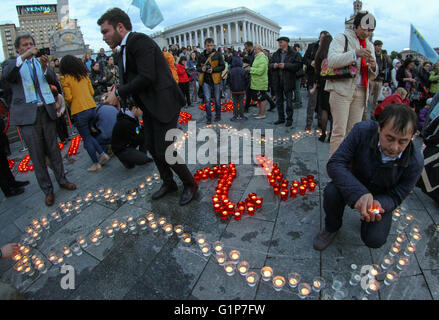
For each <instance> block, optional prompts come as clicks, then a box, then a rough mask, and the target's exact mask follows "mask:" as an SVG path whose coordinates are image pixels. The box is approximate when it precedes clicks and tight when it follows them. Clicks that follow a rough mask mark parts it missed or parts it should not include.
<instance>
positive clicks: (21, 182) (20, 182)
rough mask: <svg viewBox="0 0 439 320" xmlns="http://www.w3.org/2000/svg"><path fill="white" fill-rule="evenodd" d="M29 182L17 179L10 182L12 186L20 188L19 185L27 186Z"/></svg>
mask: <svg viewBox="0 0 439 320" xmlns="http://www.w3.org/2000/svg"><path fill="white" fill-rule="evenodd" d="M29 183H30V182H29V181H17V180H15V182H14V183H13V184H12V186H13V187H14V188H20V187H24V186H27V185H28V184H29Z"/></svg>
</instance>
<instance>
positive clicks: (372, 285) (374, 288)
mask: <svg viewBox="0 0 439 320" xmlns="http://www.w3.org/2000/svg"><path fill="white" fill-rule="evenodd" d="M379 289H380V283H379V282H378V281H377V280H374V279H370V280H369V285H368V287H367V289H366V293H367V294H374V293H376V292H378V290H379Z"/></svg>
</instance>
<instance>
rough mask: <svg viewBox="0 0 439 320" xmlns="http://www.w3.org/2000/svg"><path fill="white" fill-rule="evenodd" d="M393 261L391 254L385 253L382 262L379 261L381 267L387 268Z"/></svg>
mask: <svg viewBox="0 0 439 320" xmlns="http://www.w3.org/2000/svg"><path fill="white" fill-rule="evenodd" d="M393 262H394V260H393V257H392V256H391V255H386V256H384V258H383V262H382V263H381V268H383V269H384V270H387V269H389V268H390V267H391V266H392V265H393Z"/></svg>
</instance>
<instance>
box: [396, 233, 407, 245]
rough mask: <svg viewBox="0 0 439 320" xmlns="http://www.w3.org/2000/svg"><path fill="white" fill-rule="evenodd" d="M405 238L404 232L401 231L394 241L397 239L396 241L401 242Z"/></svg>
mask: <svg viewBox="0 0 439 320" xmlns="http://www.w3.org/2000/svg"><path fill="white" fill-rule="evenodd" d="M405 239H406V237H405V234H403V233H401V234H400V235H398V236H397V237H396V241H397V242H398V243H403V242H404V241H405Z"/></svg>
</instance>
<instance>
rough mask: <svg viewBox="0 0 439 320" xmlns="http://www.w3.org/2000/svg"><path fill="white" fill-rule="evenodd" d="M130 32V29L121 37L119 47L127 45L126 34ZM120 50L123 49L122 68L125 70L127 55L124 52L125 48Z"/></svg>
mask: <svg viewBox="0 0 439 320" xmlns="http://www.w3.org/2000/svg"><path fill="white" fill-rule="evenodd" d="M130 33H131V31H130V32H128V33H127V34H126V35H125V37H124V38H123V39H122V42H121V43H120V47H121V48H122V46H126V45H127V40H128V36H129V34H130ZM122 50H123V52H122V61H123V70H126V61H127V55H126V53H125V48H123V49H122Z"/></svg>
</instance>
